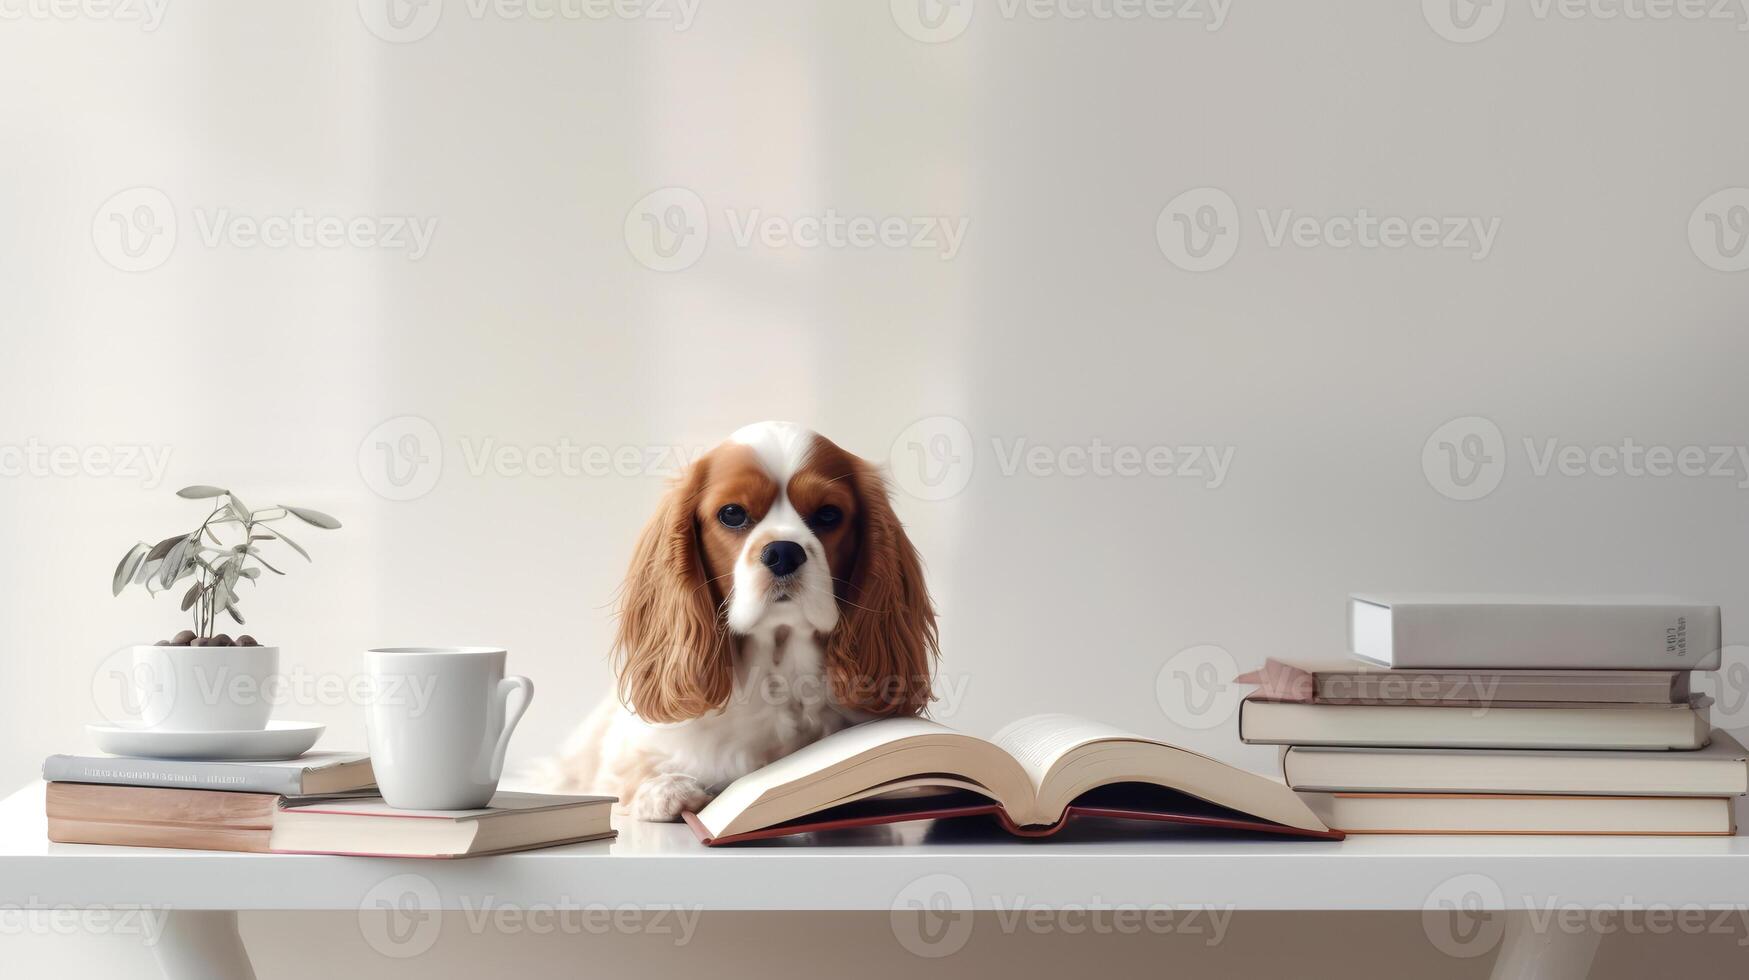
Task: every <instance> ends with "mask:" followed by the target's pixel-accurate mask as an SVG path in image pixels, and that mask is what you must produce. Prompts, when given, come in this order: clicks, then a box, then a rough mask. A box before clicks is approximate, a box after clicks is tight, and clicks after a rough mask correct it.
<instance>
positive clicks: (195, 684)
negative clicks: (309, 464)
mask: <svg viewBox="0 0 1749 980" xmlns="http://www.w3.org/2000/svg"><path fill="white" fill-rule="evenodd" d="M176 495H177V496H178V497H182V498H184V499H186V500H210V501H213V505H212V511H211V512H210V513H208V514H207V515H206V519H205V520H203V521H201V522H200V524H199V526H197V527H195V529H194V530H192V531H186V532H184V533H181V534H175V535H171V536H170V537H168V538H165V539H164V540H162V541H159V542H158V543H157V544H147V543H146V542H143V541H142V542H140V543H139V544H136V545H134V546H133V547H132V548H130V549H128V553H127V554H126V555H123V556H122V559H121V563H120V564H118V565H116V567H115V577H114V581H113V583H112V586H113V591H114V594H115V595H118V596H119V595H121V593H122V590H123V589H126V588H127V587H128V586H130V585H138V586H141V587H143V588H145V590H146V591H147V592H148V593H150V594H152V595H157V594H158V593H160V592H167V591H173V590H179V587H180V586H181V585H182V583H184V582H187V583H188V587H187V589H186V590H179V591H181V595H182V611H183V612H186V613H188V614H190V615H191V616H192V617H193V624H192V628H191V629H185V630H183V631H182V632H180V633H177V634H176V635H175V636H173V637H171V638H170V639H167V640H159V641H158V642H157V643H155V644H153V645H151V646H136V647H134V648H133V667H134V670H133V675H134V683H133V687H134V694H135V697H136V699H137V703H138V708H139V711H140V722H141V724H142V725H144V726H145V727H146V728H149V729H159V730H174V731H259V730H260V729H263V728H265V727H266V726H267V720H268V717H269V716H270V715H271V714H272V712H273V706H272V703H271V697H270V694H271V692H270V691H269V687H270V685H271V684H272V683H273V680H274V677H275V675H276V674H277V673H278V671H279V648H278V647H275V646H267V645H263V644H261V643H259V642H258V641H256V639H255V638H254V637H253V636H250V635H248V634H246V633H245V634H243V635H241V636H238V637H236V638H235V639H233V638H232V637H231V636H230V634H228V633H221V632H217V628H218V626H219V625H220V622H221V621H220V619H219V617H220V615H221V614H222V615H224V616H228V617H230V619H231V620H232V622H234V623H236V624H237V625H238V626H242V625H243V623H244V620H243V613H242V611H241V610H239V609H238V603H239V601H240V598H241V597H240V595H239V590H240V589H241V587H242V585H243V583H245V582H248V583H250V584H252V585H253V584H254V583H255V582H257V581H258V580H259V579H260V578H261V575H262V572H263V570H265V571H267V572H271V573H272V574H274V575H284V574H285V572H283V571H281V570H280V569H279V568H276V567H275V566H274V565H273V564H272V563H271V562H269V561H268V559H267V557H266V556H265V555H264V554H263V551H262V548H261V546H262V545H264V544H271V543H276V544H275V545H274V546H275V547H277V546H281V545H283V546H284V547H286V548H289V549H291V550H292V551H294V552H296V553H297V554H298V555H300V556H302V557H303V558H304V560H305V561H309V560H310V553H309V552H307V551H305V550H304V549H303V546H301V545H299V544H298V543H297V542H296V541H294V540H292V538H291V537H290V536H288V535H287V534H286V533H285V531H284V530H283V529H282V528H281V527H280V526H279V522H281V521H284V520H286V519H287V518H295V519H297V520H298V521H301V522H303V523H304V524H307V525H309V526H311V527H316V528H322V529H324V530H332V529H334V528H338V527H339V526H340V522H339V521H337V520H335V519H334V518H332V517H329V516H328V515H327V514H324V513H322V512H321V511H317V510H311V509H309V508H308V507H289V506H286V505H283V504H275V505H274V506H272V507H266V508H263V509H261V510H250V509H249V508H248V507H245V506H244V505H243V502H242V501H241V500H239V499H238V498H237V495H236V494H234V493H232V492H231V491H229V490H225V489H223V488H221V487H209V486H192V487H183V488H182V489H181V490H178V491H176Z"/></svg>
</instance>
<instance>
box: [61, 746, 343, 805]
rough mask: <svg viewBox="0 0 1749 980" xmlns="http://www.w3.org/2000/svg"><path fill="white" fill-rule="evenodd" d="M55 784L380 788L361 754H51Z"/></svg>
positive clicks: (249, 789) (289, 791) (317, 791)
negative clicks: (242, 757) (273, 757)
mask: <svg viewBox="0 0 1749 980" xmlns="http://www.w3.org/2000/svg"><path fill="white" fill-rule="evenodd" d="M43 779H45V780H47V781H49V782H51V783H105V784H109V785H115V786H162V787H166V788H173V789H222V790H230V791H232V792H238V793H272V794H275V795H278V796H320V795H329V794H333V793H346V792H351V791H356V790H364V789H368V788H369V787H371V786H374V785H376V782H375V780H376V777H375V776H374V775H372V773H371V769H370V759H369V758H368V757H367V756H365V755H364V754H363V753H359V752H306V753H304V754H303V755H302V756H300V757H298V758H296V759H288V760H286V761H284V762H200V761H193V760H183V759H123V758H118V757H116V756H108V755H101V756H91V755H51V756H49V757H48V758H47V759H44V760H43Z"/></svg>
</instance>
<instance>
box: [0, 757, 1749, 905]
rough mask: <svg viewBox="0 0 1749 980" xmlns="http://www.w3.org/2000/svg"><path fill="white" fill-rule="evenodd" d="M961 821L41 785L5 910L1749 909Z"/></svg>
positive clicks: (1473, 859)
mask: <svg viewBox="0 0 1749 980" xmlns="http://www.w3.org/2000/svg"><path fill="white" fill-rule="evenodd" d="M1740 813H1741V810H1740ZM1739 819H1740V821H1741V819H1742V818H1741V817H1740V818H1739ZM955 823H956V824H958V826H957V827H952V828H949V827H940V826H938V827H934V828H933V829H931V827H930V825H921V826H919V825H911V826H907V827H903V828H875V829H871V830H867V831H857V832H851V833H846V834H844V835H841V836H834V837H831V838H830V839H829V842H827V843H816V844H811V845H808V846H802V845H799V844H796V843H787V842H777V843H775V844H773V845H769V846H765V845H762V846H751V847H736V848H714V849H712V848H705V847H703V846H701V845H700V844H698V843H697V842H696V841H695V840H694V839H693V837H692V834H691V832H690V831H688V830H687V829H686V828H685V827H683V826H680V825H678V824H646V823H637V822H632V821H624V822H622V824H621V828H620V836H619V838H618V839H617V840H615V841H611V842H608V841H601V842H596V843H590V844H576V845H571V846H567V847H556V848H549V849H546V850H541V851H530V852H526V853H522V854H508V855H502V856H498V857H484V858H470V859H462V860H453V861H417V860H402V859H383V858H346V857H320V856H306V855H282V854H241V853H232V852H225V851H184V850H171V849H165V848H142V847H100V846H95V845H86V844H54V843H51V842H49V840H48V838H47V834H46V828H45V820H44V817H43V784H42V783H40V782H36V783H31V784H29V785H27V786H25V787H24V788H22V789H20V790H18V791H17V792H15V793H13V794H12V795H11V796H9V797H7V798H6V799H5V800H4V801H3V802H0V906H11V907H19V906H24V907H35V908H58V907H74V908H89V907H103V906H114V905H147V906H165V907H170V908H188V909H356V908H358V907H360V904H361V903H362V902H365V901H367V900H368V899H369V897H370V896H371V895H373V894H378V893H380V887H381V886H382V884H383V883H384V882H385V881H386V880H388V879H392V878H395V877H396V876H400V875H407V874H414V875H418V876H421V878H422V879H424V882H428V883H429V888H430V889H433V890H435V893H436V895H437V901H438V902H439V903H441V906H442V907H444V908H462V909H466V908H474V907H477V906H478V905H479V903H480V902H481V900H482V897H483V896H490V897H491V898H492V900H494V901H496V902H499V903H517V904H521V905H523V906H547V905H550V906H557V907H571V906H594V905H596V904H603V905H608V906H614V907H621V906H653V907H674V906H684V907H689V908H700V909H835V910H845V909H874V910H887V909H891V908H893V907H894V905H895V903H896V902H899V901H901V900H904V897H905V896H907V895H912V894H914V893H915V892H916V891H917V890H918V889H919V888H920V887H921V888H925V889H926V890H928V891H929V892H930V893H931V894H932V895H935V896H938V900H941V901H946V902H949V903H951V904H952V905H953V906H955V907H972V908H984V909H1012V908H1014V907H1016V906H1017V905H1027V906H1051V907H1058V908H1061V907H1065V906H1067V907H1103V906H1131V905H1134V906H1160V905H1174V906H1213V907H1221V908H1232V909H1240V910H1243V909H1422V908H1427V907H1429V906H1430V903H1434V904H1437V903H1438V902H1439V901H1442V900H1449V898H1450V897H1451V896H1452V895H1454V894H1456V893H1460V892H1461V893H1464V894H1468V895H1470V896H1473V898H1472V899H1471V900H1472V901H1480V903H1481V904H1482V905H1484V906H1485V907H1488V908H1504V909H1514V908H1535V909H1543V908H1547V907H1549V906H1550V905H1551V904H1553V905H1557V906H1566V905H1575V906H1584V907H1588V908H1611V909H1619V908H1633V907H1641V908H1644V907H1648V906H1650V907H1661V906H1671V907H1685V906H1705V907H1723V906H1742V905H1749V838H1745V837H1741V836H1739V837H1692V838H1655V837H1515V836H1490V837H1385V836H1370V837H1369V836H1355V837H1350V838H1349V839H1348V840H1346V841H1342V842H1339V843H1336V842H1300V841H1291V840H1285V839H1284V840H1259V839H1257V838H1255V837H1252V838H1246V839H1239V838H1236V837H1210V836H1207V835H1205V834H1202V833H1188V834H1184V835H1181V836H1177V837H1162V836H1160V834H1159V833H1157V832H1156V833H1154V834H1152V835H1151V836H1150V837H1149V838H1148V839H1136V838H1134V837H1131V839H1128V840H1121V839H1116V840H1114V839H1107V838H1100V837H1098V836H1095V835H1088V836H1084V837H1083V838H1082V839H1075V840H1060V841H1051V842H1041V841H1018V840H1015V839H1013V838H1010V837H1008V836H1007V835H1005V834H1002V833H1001V832H1000V831H996V830H994V828H983V827H981V826H976V825H974V826H966V823H967V822H966V821H956V822H955ZM986 831H987V832H986ZM926 835H927V837H928V838H929V839H927V840H926V839H925V837H926ZM941 876H946V877H941ZM424 882H421V887H425V886H424ZM920 882H921V884H920ZM373 889H378V892H373Z"/></svg>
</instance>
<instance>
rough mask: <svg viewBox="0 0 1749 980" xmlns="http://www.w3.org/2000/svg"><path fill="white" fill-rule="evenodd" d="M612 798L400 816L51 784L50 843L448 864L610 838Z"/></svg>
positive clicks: (183, 792)
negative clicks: (403, 859)
mask: <svg viewBox="0 0 1749 980" xmlns="http://www.w3.org/2000/svg"><path fill="white" fill-rule="evenodd" d="M613 802H614V800H613V798H612V797H609V796H537V795H535V794H532V793H499V794H498V795H496V796H494V797H492V802H491V805H490V806H488V807H486V808H484V809H479V810H396V809H393V808H391V807H389V806H388V804H386V803H384V802H383V801H382V800H380V799H375V798H363V799H360V798H344V799H337V798H321V797H301V798H288V797H282V796H276V795H273V794H270V793H227V792H221V791H217V790H201V789H165V788H160V787H150V786H104V785H100V784H97V783H50V784H49V785H48V793H47V809H48V824H49V840H52V841H57V842H60V843H64V844H122V845H129V846H133V847H181V848H192V849H198V850H216V851H271V852H277V853H310V854H350V855H359V856H371V857H427V858H451V857H468V856H473V855H479V854H498V853H503V852H506V851H520V850H527V849H529V848H534V847H549V846H552V845H554V844H568V843H573V842H576V841H582V840H594V839H597V838H601V837H610V836H612V835H613V832H614V831H613V826H612V823H611V810H612V805H613Z"/></svg>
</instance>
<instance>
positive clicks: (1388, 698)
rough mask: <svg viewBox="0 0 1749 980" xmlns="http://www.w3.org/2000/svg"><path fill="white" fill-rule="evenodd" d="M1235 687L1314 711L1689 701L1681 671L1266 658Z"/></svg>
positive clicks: (1686, 684) (1242, 677)
mask: <svg viewBox="0 0 1749 980" xmlns="http://www.w3.org/2000/svg"><path fill="white" fill-rule="evenodd" d="M1236 679H1237V680H1238V681H1239V682H1240V683H1243V684H1256V685H1257V696H1258V697H1261V698H1265V699H1267V700H1270V701H1306V702H1313V703H1317V704H1434V705H1439V704H1457V705H1470V706H1478V705H1479V706H1486V705H1490V704H1500V703H1506V702H1511V703H1525V702H1542V703H1545V704H1557V703H1567V702H1579V703H1591V704H1675V703H1679V702H1683V701H1687V700H1688V699H1689V685H1688V671H1686V670H1415V669H1410V668H1403V669H1399V670H1390V669H1388V668H1385V667H1375V666H1371V665H1368V664H1365V663H1357V662H1354V661H1349V662H1346V663H1334V664H1302V663H1284V662H1283V661H1280V660H1275V659H1273V658H1272V659H1270V660H1268V661H1266V662H1265V663H1264V665H1263V666H1262V667H1261V668H1260V669H1258V670H1254V671H1252V672H1251V673H1249V674H1245V675H1242V676H1240V677H1238V678H1236Z"/></svg>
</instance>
